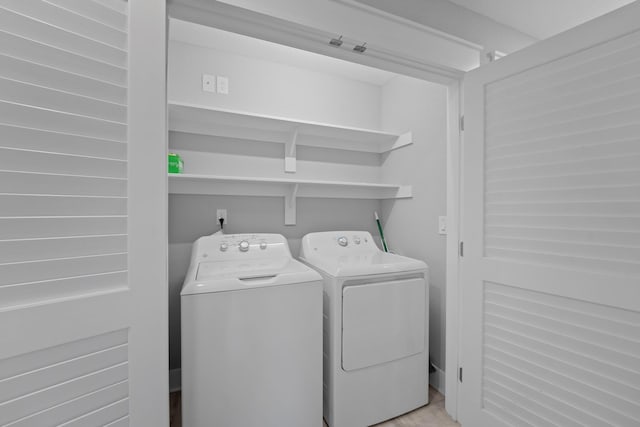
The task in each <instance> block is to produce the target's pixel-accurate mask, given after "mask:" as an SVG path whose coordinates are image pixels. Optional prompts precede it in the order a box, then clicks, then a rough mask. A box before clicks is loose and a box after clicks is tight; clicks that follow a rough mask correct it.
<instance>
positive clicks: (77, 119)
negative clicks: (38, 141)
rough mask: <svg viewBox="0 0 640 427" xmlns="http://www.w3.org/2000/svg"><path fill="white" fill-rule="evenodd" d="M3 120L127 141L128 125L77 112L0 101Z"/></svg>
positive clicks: (30, 126)
mask: <svg viewBox="0 0 640 427" xmlns="http://www.w3.org/2000/svg"><path fill="white" fill-rule="evenodd" d="M0 120H2V122H3V123H4V124H8V125H12V126H20V127H28V128H32V129H40V130H48V131H53V132H61V133H73V134H75V135H80V136H88V137H90V138H98V139H110V140H114V141H122V142H124V141H126V138H127V126H126V125H125V124H122V123H115V122H110V121H106V120H100V119H95V118H93V117H86V116H82V115H76V114H68V113H60V112H57V111H51V110H45V109H41V108H34V107H29V106H23V105H18V104H11V103H8V102H4V101H0Z"/></svg>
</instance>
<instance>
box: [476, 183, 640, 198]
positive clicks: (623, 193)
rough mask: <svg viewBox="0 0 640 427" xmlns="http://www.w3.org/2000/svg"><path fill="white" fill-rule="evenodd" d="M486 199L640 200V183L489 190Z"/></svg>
mask: <svg viewBox="0 0 640 427" xmlns="http://www.w3.org/2000/svg"><path fill="white" fill-rule="evenodd" d="M486 200H487V203H494V202H498V203H499V202H523V203H533V202H562V201H565V202H604V201H640V183H638V184H635V185H634V183H630V185H628V186H624V187H622V186H621V187H602V188H571V189H563V188H560V189H557V190H552V189H549V190H546V189H543V190H521V191H517V190H516V191H491V192H489V191H488V192H487V197H486Z"/></svg>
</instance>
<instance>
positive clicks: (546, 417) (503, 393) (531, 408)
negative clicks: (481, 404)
mask: <svg viewBox="0 0 640 427" xmlns="http://www.w3.org/2000/svg"><path fill="white" fill-rule="evenodd" d="M484 392H485V398H486V399H488V400H492V401H495V402H500V403H501V405H502V406H503V408H504V409H505V410H506V411H508V412H510V413H511V414H512V415H513V416H514V417H515V418H516V419H520V420H528V421H529V422H530V423H532V425H534V426H536V427H538V426H539V427H557V425H556V424H554V423H553V422H552V421H551V419H553V418H552V416H550V414H549V413H548V412H547V413H545V411H544V410H540V409H539V408H536V406H535V403H533V404H532V403H530V404H529V405H527V406H525V407H523V406H520V405H516V404H517V403H518V395H517V394H515V393H509V391H508V390H500V389H499V388H498V387H496V386H495V384H494V383H490V382H488V383H487V386H486V387H485V391H484ZM536 409H537V410H536ZM513 425H522V421H520V422H519V423H517V424H513Z"/></svg>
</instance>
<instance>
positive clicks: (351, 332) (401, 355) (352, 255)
mask: <svg viewBox="0 0 640 427" xmlns="http://www.w3.org/2000/svg"><path fill="white" fill-rule="evenodd" d="M300 258H301V260H302V261H303V262H305V263H306V264H308V265H310V266H312V267H313V268H314V269H316V270H317V271H318V272H320V274H322V276H323V278H324V361H323V368H324V369H323V372H324V373H323V383H324V407H323V413H324V418H325V420H326V421H327V423H328V424H329V426H330V427H362V426H368V425H372V424H376V423H379V422H381V421H384V420H387V419H389V418H393V417H396V416H398V415H400V414H403V413H406V412H409V411H411V410H413V409H415V408H418V407H420V406H423V405H425V404H427V403H428V401H429V394H428V386H429V369H428V363H429V339H428V333H429V332H428V331H429V313H428V307H429V289H428V275H427V265H426V264H425V263H424V262H422V261H418V260H415V259H411V258H407V257H403V256H399V255H394V254H390V253H386V252H383V251H381V250H380V249H378V247H377V246H376V245H375V243H374V241H373V238H372V237H371V234H369V233H368V232H364V231H340V232H323V233H311V234H307V235H306V236H304V237H303V239H302V248H301V253H300Z"/></svg>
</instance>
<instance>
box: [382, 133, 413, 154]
mask: <svg viewBox="0 0 640 427" xmlns="http://www.w3.org/2000/svg"><path fill="white" fill-rule="evenodd" d="M411 144H413V134H412V133H411V132H406V133H403V134H402V135H400V136H398V139H396V141H395V142H394V143H393V144H392V145H391V147H389V149H388V150H387V151H393V150H396V149H398V148H400V147H405V146H407V145H411Z"/></svg>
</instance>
